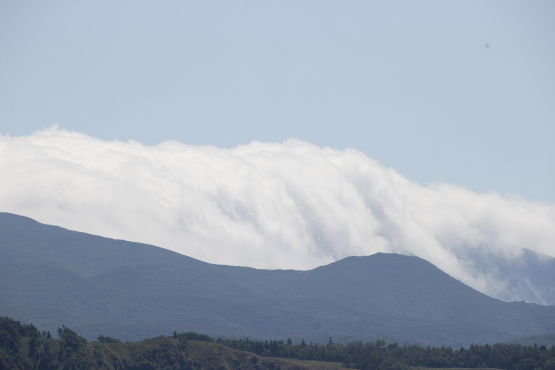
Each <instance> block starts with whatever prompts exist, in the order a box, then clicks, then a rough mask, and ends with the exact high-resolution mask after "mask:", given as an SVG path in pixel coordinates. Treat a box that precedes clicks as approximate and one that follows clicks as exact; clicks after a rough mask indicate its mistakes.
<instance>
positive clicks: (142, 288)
mask: <svg viewBox="0 0 555 370" xmlns="http://www.w3.org/2000/svg"><path fill="white" fill-rule="evenodd" d="M0 315H4V316H10V317H14V318H17V319H21V320H23V321H24V322H32V323H33V324H35V325H36V326H38V327H41V328H44V329H45V330H50V331H55V329H56V328H57V327H59V326H61V325H62V324H63V325H66V326H69V327H71V328H72V329H74V330H76V331H77V332H79V333H80V334H82V335H84V336H85V337H86V338H88V339H92V338H96V336H97V335H99V334H104V335H109V336H112V337H117V338H120V339H123V340H140V339H143V338H146V337H152V336H156V335H160V334H166V335H167V334H169V333H171V332H173V331H174V330H176V331H179V332H185V331H197V332H200V333H205V334H209V335H212V336H225V337H234V336H235V337H239V336H241V337H245V336H248V337H251V338H259V339H283V338H287V337H291V338H293V339H294V340H299V341H300V339H301V338H304V339H305V340H307V341H311V340H314V341H319V342H324V341H326V340H327V338H328V337H329V336H331V337H333V338H334V340H336V341H344V342H345V341H352V340H359V339H360V340H374V339H376V338H378V337H380V338H384V337H386V338H399V339H402V340H405V341H412V342H421V343H426V344H432V345H443V344H446V345H453V346H460V345H465V346H466V345H469V344H470V343H486V342H488V343H493V342H501V341H509V340H514V339H517V338H519V337H524V336H532V335H539V334H544V333H555V306H541V305H537V304H530V303H524V302H503V301H500V300H497V299H493V298H490V297H488V296H486V295H484V294H482V293H479V292H477V291H475V290H473V289H472V288H470V287H468V286H466V285H464V284H462V283H461V282H459V281H458V280H456V279H454V278H452V277H450V276H449V275H447V274H445V273H444V272H442V271H441V270H439V269H438V268H436V267H435V266H433V265H432V264H430V263H429V262H427V261H425V260H423V259H420V258H417V257H410V256H404V255H398V254H383V253H379V254H375V255H372V256H366V257H349V258H345V259H343V260H340V261H337V262H335V263H332V264H329V265H327V266H321V267H318V268H316V269H313V270H310V271H294V270H258V269H253V268H246V267H235V266H223V265H212V264H209V263H205V262H202V261H198V260H195V259H193V258H190V257H187V256H183V255H180V254H178V253H175V252H171V251H168V250H165V249H162V248H158V247H155V246H151V245H146V244H140V243H131V242H126V241H122V240H113V239H108V238H102V237H99V236H94V235H89V234H85V233H79V232H75V231H69V230H66V229H63V228H60V227H56V226H49V225H44V224H40V223H38V222H36V221H34V220H32V219H29V218H26V217H21V216H17V215H13V214H8V213H0Z"/></svg>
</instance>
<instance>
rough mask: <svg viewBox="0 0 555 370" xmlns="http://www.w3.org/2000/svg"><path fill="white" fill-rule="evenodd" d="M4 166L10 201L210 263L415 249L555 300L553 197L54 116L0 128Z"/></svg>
mask: <svg viewBox="0 0 555 370" xmlns="http://www.w3.org/2000/svg"><path fill="white" fill-rule="evenodd" d="M0 172H1V173H2V186H1V187H0V209H1V210H3V211H7V212H12V213H16V214H20V215H25V216H29V217H33V218H34V219H37V220H39V221H41V222H45V223H49V224H56V225H60V226H63V227H66V228H69V229H72V230H78V231H83V232H88V233H92V234H95V235H102V236H105V237H112V238H117V239H124V240H130V241H136V242H144V243H149V244H153V245H158V246H161V247H164V248H167V249H170V250H173V251H176V252H179V253H181V254H185V255H188V256H192V257H194V258H198V259H201V260H203V261H207V262H210V263H218V264H227V265H240V266H250V267H256V268H272V269H275V268H285V269H288V268H294V269H300V270H306V269H311V268H315V267H317V266H320V265H324V264H329V263H331V262H334V261H338V260H340V259H342V258H345V257H348V256H362V255H372V254H374V253H377V252H393V253H407V254H413V255H415V256H418V257H421V258H423V259H425V260H427V261H430V262H431V263H433V264H434V265H435V266H437V267H439V268H440V269H441V270H443V271H445V272H447V273H448V274H450V275H451V276H453V277H455V278H457V279H459V280H461V281H462V282H464V283H465V284H467V285H469V286H471V287H473V288H474V289H477V290H478V291H480V292H482V293H486V294H488V295H490V296H493V297H496V298H500V299H504V300H507V301H511V300H525V301H527V302H536V303H540V304H555V294H554V292H555V286H554V284H555V276H554V274H555V268H553V266H554V265H553V259H552V257H554V256H555V250H554V247H555V205H554V204H542V203H539V202H529V201H526V200H524V199H522V198H519V197H517V196H515V197H507V196H501V195H500V194H497V193H495V192H493V191H492V192H490V193H487V194H478V193H474V192H472V191H470V190H468V189H465V188H463V187H460V186H457V185H450V184H445V183H436V184H430V185H428V186H421V185H419V184H417V183H414V182H411V181H409V180H408V179H406V178H404V177H403V176H402V175H400V174H399V173H397V172H395V171H394V170H392V169H389V168H385V167H383V166H382V165H380V164H379V163H378V162H377V161H375V160H373V159H371V158H368V157H366V156H365V155H364V154H362V153H361V152H358V151H356V150H353V149H347V150H336V149H331V148H320V147H317V146H314V145H311V144H308V143H305V142H302V141H297V140H288V141H285V142H284V143H282V144H276V143H259V142H253V143H251V144H249V145H245V146H239V147H236V148H233V149H221V148H216V147H213V146H190V145H184V144H181V143H178V142H165V143H162V144H159V145H156V146H144V145H142V144H139V143H137V142H133V141H130V142H120V141H105V140H100V139H96V138H93V137H89V136H87V135H84V134H81V133H77V132H68V131H64V130H59V129H57V128H56V127H52V128H50V129H47V130H44V131H40V132H36V133H34V134H33V135H30V136H27V137H10V136H0ZM542 253H543V254H544V255H542ZM546 282H549V283H546Z"/></svg>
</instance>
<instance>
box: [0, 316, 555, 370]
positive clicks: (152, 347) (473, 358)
mask: <svg viewBox="0 0 555 370" xmlns="http://www.w3.org/2000/svg"><path fill="white" fill-rule="evenodd" d="M57 334H58V337H59V339H53V338H52V337H51V335H50V333H48V332H45V331H42V332H40V331H39V330H38V329H37V328H36V327H35V326H34V325H32V324H30V325H25V324H21V323H20V322H19V321H16V320H13V319H11V318H8V317H0V370H3V369H46V370H49V369H137V370H138V369H186V370H202V369H210V370H301V369H310V370H337V369H338V368H342V367H343V368H345V367H349V368H356V369H361V370H408V369H409V368H412V369H414V370H420V369H421V368H436V369H451V370H454V369H462V368H466V369H468V368H475V369H476V368H482V369H483V368H497V369H508V370H555V346H552V347H551V348H550V349H548V348H547V347H546V346H539V347H538V346H537V345H532V346H522V345H520V344H494V345H493V346H490V345H487V344H486V345H483V346H479V345H471V346H470V347H469V348H468V349H464V348H460V349H456V350H454V349H452V348H451V347H441V348H431V347H428V348H423V347H419V346H399V345H397V343H390V344H387V345H386V343H385V341H383V340H377V341H375V342H367V343H363V342H353V343H349V344H346V345H343V344H341V343H334V342H333V340H332V339H331V338H329V341H328V343H327V344H321V345H320V344H316V343H309V344H307V343H305V342H304V341H303V342H302V343H301V344H293V343H292V341H291V340H287V341H251V340H249V339H245V340H231V339H225V340H224V339H216V340H215V339H213V338H211V337H209V336H207V335H204V334H197V333H194V332H189V333H177V332H174V335H173V336H171V337H165V336H159V337H156V338H152V339H145V340H143V341H140V342H134V343H129V342H127V343H121V342H120V341H119V340H117V339H115V338H110V337H106V336H103V335H100V336H98V341H94V342H87V340H86V339H85V338H83V337H81V336H80V335H78V334H77V333H76V332H74V331H73V330H71V329H69V328H68V327H65V326H62V328H59V329H58V333H57Z"/></svg>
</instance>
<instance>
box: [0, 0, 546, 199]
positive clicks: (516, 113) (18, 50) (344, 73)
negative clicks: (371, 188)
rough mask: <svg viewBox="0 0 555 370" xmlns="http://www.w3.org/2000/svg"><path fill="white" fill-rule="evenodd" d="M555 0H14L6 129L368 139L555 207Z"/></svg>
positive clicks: (382, 152) (406, 162)
mask: <svg viewBox="0 0 555 370" xmlns="http://www.w3.org/2000/svg"><path fill="white" fill-rule="evenodd" d="M554 17H555V4H554V3H553V2H551V1H535V2H526V1H520V2H515V1H488V2H483V1H464V2H446V1H425V2H412V1H407V2H398V1H391V2H390V1H388V2H371V1H350V2H348V4H346V3H340V2H330V1H303V2H287V1H285V2H283V1H280V2H270V1H233V2H224V1H165V2H163V3H162V4H160V3H155V2H136V1H133V2H131V1H118V2H113V1H95V2H85V1H49V2H39V1H25V2H22V1H10V0H7V1H3V2H2V3H1V4H0V50H2V51H1V52H0V134H3V135H6V134H9V135H11V136H26V135H30V134H32V133H33V132H34V131H36V130H41V129H46V128H48V127H51V126H52V125H54V124H58V125H59V127H60V128H61V129H68V130H74V131H78V132H82V133H85V134H88V135H91V136H93V137H97V138H100V139H103V140H113V139H118V140H122V141H127V140H130V139H132V140H135V141H138V142H140V143H142V144H145V145H156V144H159V143H161V142H164V141H167V140H176V141H179V142H181V143H184V144H190V145H205V144H207V145H214V146H217V147H220V148H233V147H235V146H238V145H246V144H248V143H250V142H251V141H262V142H278V143H279V142H283V141H284V140H287V139H290V138H296V139H299V140H303V141H306V142H309V143H312V144H315V145H318V146H320V147H327V146H329V147H332V148H337V149H340V150H343V149H346V148H354V149H356V150H359V151H362V152H363V153H365V154H366V155H367V156H369V157H370V158H374V159H376V160H378V161H379V162H380V163H382V164H383V165H385V166H387V167H391V168H394V169H395V170H397V171H399V172H400V173H402V174H403V175H404V176H406V177H407V178H409V179H411V180H413V181H417V182H418V183H420V184H422V185H426V184H428V183H432V182H448V183H454V184H459V185H462V186H464V187H467V188H469V189H471V190H473V191H476V192H480V193H483V192H488V191H490V190H495V191H497V192H500V193H501V194H518V195H520V196H522V197H524V198H526V199H528V200H536V201H541V202H550V203H553V202H555V192H554V191H553V189H554V188H555V149H554V148H555V145H552V144H553V142H554V141H555V104H553V102H554V101H555V72H554V68H553V66H554V65H555V23H554V22H553V21H552V20H553V18H554Z"/></svg>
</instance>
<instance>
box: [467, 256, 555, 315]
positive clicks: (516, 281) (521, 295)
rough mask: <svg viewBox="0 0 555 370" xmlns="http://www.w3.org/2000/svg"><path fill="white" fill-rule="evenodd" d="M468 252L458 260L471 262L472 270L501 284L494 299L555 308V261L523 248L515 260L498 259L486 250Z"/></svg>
mask: <svg viewBox="0 0 555 370" xmlns="http://www.w3.org/2000/svg"><path fill="white" fill-rule="evenodd" d="M469 250H472V252H470V253H468V254H467V255H466V256H460V257H459V258H460V259H461V260H466V261H467V262H469V263H470V262H471V265H472V271H475V272H476V273H479V274H481V276H492V277H494V279H492V280H495V281H498V282H502V283H503V284H504V286H503V287H502V288H501V289H499V290H498V291H497V292H494V294H493V295H494V296H495V297H496V298H499V299H502V300H504V301H516V300H524V301H526V302H535V303H540V304H544V305H555V258H553V257H550V256H547V255H545V254H542V253H538V252H535V251H532V250H530V249H526V248H523V249H522V253H521V255H520V256H519V257H518V258H514V259H503V258H499V257H498V256H495V255H493V254H492V253H491V250H490V249H489V248H478V249H471V248H469Z"/></svg>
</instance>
